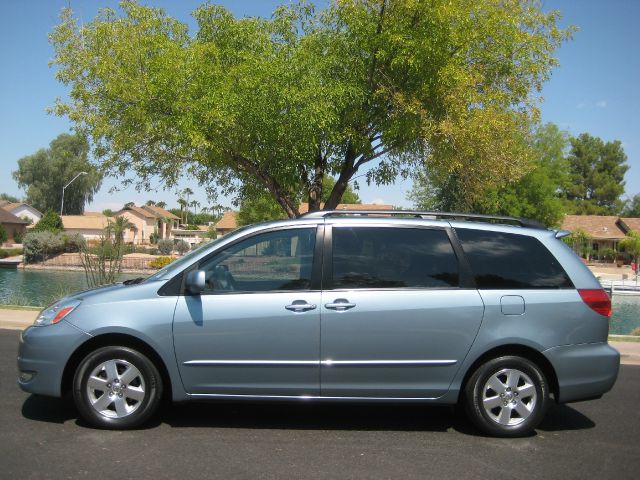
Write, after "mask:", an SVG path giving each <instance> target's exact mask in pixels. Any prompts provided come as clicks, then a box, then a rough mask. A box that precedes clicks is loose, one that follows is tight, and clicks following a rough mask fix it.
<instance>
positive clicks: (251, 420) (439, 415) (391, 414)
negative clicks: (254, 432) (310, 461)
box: [22, 395, 595, 436]
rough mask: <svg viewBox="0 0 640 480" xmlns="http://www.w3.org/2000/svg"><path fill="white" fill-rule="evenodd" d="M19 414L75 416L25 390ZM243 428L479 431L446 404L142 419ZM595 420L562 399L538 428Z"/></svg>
mask: <svg viewBox="0 0 640 480" xmlns="http://www.w3.org/2000/svg"><path fill="white" fill-rule="evenodd" d="M22 415H23V417H25V418H28V419H30V420H34V421H39V422H48V423H60V424H62V423H64V422H66V421H68V420H72V419H75V420H76V421H75V423H76V424H77V425H79V426H83V427H84V426H86V424H85V423H84V422H83V421H82V420H80V419H78V414H77V411H76V409H75V407H74V405H73V401H72V400H71V399H68V398H67V399H59V398H51V397H42V396H39V395H30V396H29V397H27V399H26V400H25V402H24V404H23V405H22ZM161 424H167V425H169V426H171V427H173V428H196V427H199V428H246V429H282V430H362V431H434V432H438V431H443V432H444V431H447V430H450V429H453V430H455V431H457V432H459V433H463V434H466V435H474V436H475V435H482V434H481V433H480V432H479V431H478V430H476V429H475V428H474V427H473V426H472V425H471V424H470V422H469V421H468V420H467V419H466V417H465V415H464V413H463V412H462V411H461V410H460V409H458V408H454V407H450V406H423V405H415V404H413V405H370V404H369V405H363V404H350V405H347V404H341V405H338V404H334V405H328V404H324V405H323V404H299V403H279V404H276V403H272V404H268V403H245V402H237V403H227V402H198V403H195V402H194V403H182V404H175V405H164V406H163V407H162V410H161V411H160V413H159V415H156V417H155V419H154V420H153V421H151V422H150V423H149V424H147V425H146V426H145V427H143V428H145V429H147V428H151V429H153V428H155V427H158V426H159V425H161ZM594 426H595V423H594V422H593V421H592V420H591V419H589V418H588V417H586V416H585V415H583V414H582V413H580V412H579V411H577V410H575V409H573V408H572V407H570V406H568V405H556V404H552V405H551V406H550V408H549V411H548V413H547V416H546V417H545V419H544V420H543V422H542V423H541V424H540V426H539V427H538V430H542V431H546V432H550V431H562V430H582V429H588V428H593V427H594ZM534 435H535V434H534Z"/></svg>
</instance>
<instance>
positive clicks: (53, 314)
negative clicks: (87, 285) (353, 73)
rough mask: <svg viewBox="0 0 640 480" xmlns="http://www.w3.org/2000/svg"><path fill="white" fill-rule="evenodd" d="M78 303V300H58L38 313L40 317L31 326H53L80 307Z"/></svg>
mask: <svg viewBox="0 0 640 480" xmlns="http://www.w3.org/2000/svg"><path fill="white" fill-rule="evenodd" d="M80 302H81V301H80V300H60V301H59V302H56V303H54V304H53V305H51V306H49V307H47V308H45V309H44V310H43V311H42V312H40V315H38V318H36V321H35V322H34V323H33V324H34V325H35V326H36V327H44V326H45V325H55V324H56V323H58V322H59V321H60V320H62V319H63V318H64V317H66V316H67V315H69V314H70V313H71V312H73V311H74V310H75V308H76V307H77V306H78V305H80Z"/></svg>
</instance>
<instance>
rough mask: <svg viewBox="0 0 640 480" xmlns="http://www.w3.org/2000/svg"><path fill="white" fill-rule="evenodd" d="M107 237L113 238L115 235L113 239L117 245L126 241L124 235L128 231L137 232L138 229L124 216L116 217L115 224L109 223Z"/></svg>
mask: <svg viewBox="0 0 640 480" xmlns="http://www.w3.org/2000/svg"><path fill="white" fill-rule="evenodd" d="M105 230H106V231H107V235H108V236H111V234H113V238H114V240H115V242H116V243H122V241H123V240H124V234H125V232H126V231H127V230H133V231H134V232H136V231H137V230H138V228H137V227H136V226H135V225H134V224H133V223H131V221H129V219H128V218H127V217H125V216H123V215H120V216H119V217H116V219H115V220H114V221H113V222H109V224H108V225H107V228H106V229H105Z"/></svg>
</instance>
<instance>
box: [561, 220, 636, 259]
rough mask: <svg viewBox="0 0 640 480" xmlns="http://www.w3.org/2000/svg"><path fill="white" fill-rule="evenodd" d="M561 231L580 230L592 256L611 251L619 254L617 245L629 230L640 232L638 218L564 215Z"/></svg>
mask: <svg viewBox="0 0 640 480" xmlns="http://www.w3.org/2000/svg"><path fill="white" fill-rule="evenodd" d="M561 228H562V230H568V231H570V232H574V231H576V230H582V231H583V232H585V233H586V234H587V235H588V236H589V237H590V240H589V241H590V243H591V245H590V247H591V250H592V252H593V253H592V256H594V257H600V255H599V252H602V251H603V250H604V249H612V250H615V251H616V252H620V248H619V246H618V244H619V243H620V241H621V240H622V239H623V238H625V236H626V234H627V233H628V232H629V231H630V230H635V231H636V232H640V218H622V217H618V216H616V215H566V216H565V218H564V220H563V222H562V226H561Z"/></svg>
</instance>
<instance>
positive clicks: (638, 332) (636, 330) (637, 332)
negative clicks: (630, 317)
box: [631, 327, 640, 337]
mask: <svg viewBox="0 0 640 480" xmlns="http://www.w3.org/2000/svg"><path fill="white" fill-rule="evenodd" d="M631 335H634V336H638V337H640V327H637V328H634V329H633V330H631Z"/></svg>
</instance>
